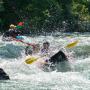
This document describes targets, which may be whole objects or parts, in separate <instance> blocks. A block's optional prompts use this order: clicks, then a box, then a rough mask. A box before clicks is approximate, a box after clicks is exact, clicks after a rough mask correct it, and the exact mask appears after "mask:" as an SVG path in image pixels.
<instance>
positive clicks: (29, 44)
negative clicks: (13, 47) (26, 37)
mask: <svg viewBox="0 0 90 90" xmlns="http://www.w3.org/2000/svg"><path fill="white" fill-rule="evenodd" d="M13 40H15V41H17V42H22V43H24V44H27V45H28V46H33V47H35V44H32V43H26V42H24V41H23V40H20V39H16V38H14V39H13Z"/></svg>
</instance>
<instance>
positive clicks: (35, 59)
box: [25, 41, 78, 64]
mask: <svg viewBox="0 0 90 90" xmlns="http://www.w3.org/2000/svg"><path fill="white" fill-rule="evenodd" d="M77 43H78V41H74V42H72V43H70V44H68V45H67V46H65V47H66V48H72V47H74V46H76V45H77ZM44 56H45V55H44ZM44 56H41V57H44ZM41 57H38V58H36V57H30V58H28V59H26V60H25V63H26V64H32V63H33V62H35V61H37V60H38V59H39V58H41Z"/></svg>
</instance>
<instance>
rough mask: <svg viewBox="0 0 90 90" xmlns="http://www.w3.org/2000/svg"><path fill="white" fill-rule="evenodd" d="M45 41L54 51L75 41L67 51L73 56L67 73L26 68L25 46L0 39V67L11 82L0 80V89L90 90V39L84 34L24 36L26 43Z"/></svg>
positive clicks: (29, 66)
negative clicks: (74, 44) (73, 45)
mask: <svg viewBox="0 0 90 90" xmlns="http://www.w3.org/2000/svg"><path fill="white" fill-rule="evenodd" d="M46 40H48V41H49V42H50V44H51V48H54V50H55V52H57V51H58V50H60V49H61V48H62V47H65V46H66V45H67V44H69V43H71V42H73V41H75V40H79V43H78V44H77V46H75V47H73V48H70V49H67V51H68V52H69V53H73V58H71V59H72V60H71V62H72V63H71V64H72V66H73V70H72V71H69V72H56V71H53V72H44V71H42V70H41V69H39V68H37V67H36V66H35V65H33V64H32V65H26V64H25V62H24V60H25V54H24V49H25V44H23V43H20V42H16V41H11V42H6V41H2V36H1V37H0V67H1V68H3V69H4V70H5V71H6V72H7V74H8V75H9V76H10V79H11V80H8V81H0V90H90V37H89V35H86V34H83V35H82V34H78V35H77V34H69V35H67V34H63V35H59V34H58V36H57V35H56V36H55V35H54V36H52V35H51V36H35V37H25V41H26V42H29V43H32V42H34V43H40V45H42V43H43V42H44V41H46Z"/></svg>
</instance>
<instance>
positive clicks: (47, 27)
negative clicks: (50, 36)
mask: <svg viewBox="0 0 90 90" xmlns="http://www.w3.org/2000/svg"><path fill="white" fill-rule="evenodd" d="M19 22H24V27H23V30H26V31H27V30H28V31H30V32H31V33H32V32H43V31H45V32H52V31H56V30H57V31H62V32H87V31H90V0H0V30H1V31H2V32H3V31H5V30H7V29H8V28H9V25H10V24H14V25H17V24H18V23H19Z"/></svg>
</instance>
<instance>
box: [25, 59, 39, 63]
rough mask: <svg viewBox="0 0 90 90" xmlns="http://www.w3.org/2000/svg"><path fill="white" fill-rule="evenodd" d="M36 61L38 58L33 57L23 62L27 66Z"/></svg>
mask: <svg viewBox="0 0 90 90" xmlns="http://www.w3.org/2000/svg"><path fill="white" fill-rule="evenodd" d="M36 60H38V58H35V57H30V58H28V59H26V60H25V62H26V63H27V64H32V63H33V62H34V61H36Z"/></svg>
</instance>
